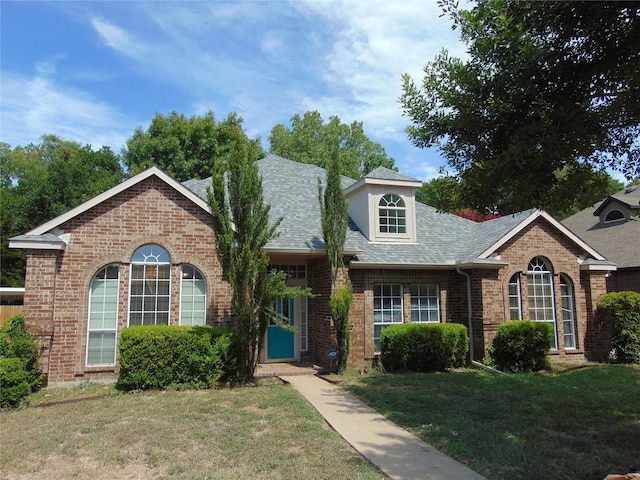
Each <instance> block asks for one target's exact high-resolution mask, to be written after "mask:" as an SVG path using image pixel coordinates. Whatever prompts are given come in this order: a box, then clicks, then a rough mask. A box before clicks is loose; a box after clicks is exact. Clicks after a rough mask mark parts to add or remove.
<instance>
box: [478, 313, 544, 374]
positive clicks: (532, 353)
mask: <svg viewBox="0 0 640 480" xmlns="http://www.w3.org/2000/svg"><path fill="white" fill-rule="evenodd" d="M552 340H553V325H551V324H549V323H547V322H533V321H530V320H518V321H513V322H507V323H503V324H502V325H500V328H498V335H496V337H495V338H494V339H493V342H492V343H491V345H490V346H489V359H490V362H491V364H492V365H493V366H494V367H496V368H497V369H498V370H502V371H505V372H512V373H524V372H536V371H538V370H544V369H545V368H547V367H548V365H549V363H548V361H547V353H549V350H550V349H551V342H552Z"/></svg>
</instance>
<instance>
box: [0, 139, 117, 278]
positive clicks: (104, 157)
mask: <svg viewBox="0 0 640 480" xmlns="http://www.w3.org/2000/svg"><path fill="white" fill-rule="evenodd" d="M0 155H1V163H0V165H1V166H2V175H1V179H2V180H1V185H0V204H1V208H2V215H1V224H0V226H1V230H0V239H1V242H2V244H1V248H2V266H1V268H0V283H1V284H2V286H11V287H21V286H24V268H25V263H24V259H25V256H24V253H23V252H21V251H17V250H12V249H9V248H8V243H9V238H11V237H14V236H17V235H21V234H23V233H25V232H27V231H29V230H31V229H33V228H35V227H36V226H38V225H40V224H42V223H44V222H46V221H48V220H51V219H52V218H55V217H57V216H58V215H61V214H63V213H64V212H66V211H68V210H70V209H71V208H73V207H76V206H77V205H79V204H81V203H83V202H85V201H87V200H89V199H91V198H92V197H94V196H96V195H98V194H100V193H102V192H103V191H105V190H107V189H109V188H111V187H113V186H114V185H117V184H118V183H120V182H121V181H122V180H123V179H124V172H123V170H122V166H121V164H120V159H119V157H118V156H117V155H115V154H114V153H113V152H112V151H111V150H110V149H109V147H102V148H100V149H99V150H93V149H92V148H91V146H90V145H85V146H82V145H80V144H79V143H77V142H72V141H67V140H62V139H60V138H59V137H57V136H55V135H44V136H43V137H42V141H41V143H39V144H37V145H33V144H31V145H28V146H26V147H22V146H19V147H15V148H14V149H11V147H10V146H9V145H7V144H3V145H2V148H1V149H0Z"/></svg>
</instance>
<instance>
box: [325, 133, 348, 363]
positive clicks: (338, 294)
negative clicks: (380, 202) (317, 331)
mask: <svg viewBox="0 0 640 480" xmlns="http://www.w3.org/2000/svg"><path fill="white" fill-rule="evenodd" d="M318 199H319V201H320V214H321V221H322V236H323V238H324V244H325V249H326V251H327V259H328V261H329V268H330V270H331V296H330V297H329V309H330V311H331V318H332V319H333V325H334V327H335V331H336V343H337V344H338V349H337V350H338V371H339V372H343V371H344V370H345V369H346V368H347V360H348V359H349V350H350V347H351V326H350V325H349V309H350V308H351V299H352V298H353V290H352V287H351V282H350V281H349V274H348V272H347V271H346V269H345V268H344V260H343V255H344V253H343V252H344V242H345V241H346V239H347V226H348V223H349V206H348V204H347V199H346V198H345V196H344V191H343V190H342V181H341V177H340V159H339V148H338V146H337V145H336V146H335V148H334V150H333V155H331V158H330V159H329V162H328V164H327V187H326V189H325V190H324V192H323V190H322V183H321V181H320V179H318ZM340 285H341V286H340Z"/></svg>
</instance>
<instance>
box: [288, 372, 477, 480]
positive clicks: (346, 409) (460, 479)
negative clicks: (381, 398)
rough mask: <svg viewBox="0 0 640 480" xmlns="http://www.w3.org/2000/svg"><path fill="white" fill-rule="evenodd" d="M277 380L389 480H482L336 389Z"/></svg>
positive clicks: (311, 381) (316, 381)
mask: <svg viewBox="0 0 640 480" xmlns="http://www.w3.org/2000/svg"><path fill="white" fill-rule="evenodd" d="M280 378H281V379H282V380H283V381H285V382H287V383H289V384H290V385H292V386H293V388H295V389H296V390H297V391H298V392H300V393H301V394H302V396H303V397H305V398H306V399H307V401H308V402H309V403H311V405H313V406H314V407H315V408H316V410H318V412H320V415H322V416H323V417H324V418H325V420H326V421H327V422H328V423H329V425H331V427H332V428H333V429H334V430H336V431H337V432H338V433H339V434H340V435H342V437H343V438H344V439H345V440H346V441H347V442H348V443H349V444H350V445H351V446H352V447H353V448H355V449H356V450H357V451H358V452H360V453H361V454H362V455H363V456H364V457H365V458H367V459H368V460H369V461H370V462H371V463H373V464H374V465H376V466H377V467H378V468H379V469H380V470H382V471H383V472H384V473H385V474H387V475H388V476H389V477H390V478H392V479H411V480H416V479H424V480H485V479H484V477H482V476H480V475H478V474H477V473H475V472H474V471H472V470H470V469H469V468H467V467H465V466H464V465H462V464H461V463H459V462H457V461H455V460H453V459H452V458H450V457H448V456H446V455H445V454H443V453H441V452H439V451H438V450H436V449H435V448H433V447H432V446H431V445H429V444H428V443H425V442H423V441H422V440H420V439H419V438H418V437H416V436H415V435H412V434H410V433H409V432H407V431H406V430H403V429H402V428H400V427H399V426H397V425H396V424H395V423H393V422H391V421H389V420H387V419H386V418H384V417H383V416H382V415H380V414H379V413H377V412H376V411H375V410H373V409H372V408H370V407H368V406H367V405H365V404H364V403H362V402H361V401H360V400H358V399H357V398H356V397H354V396H353V395H351V394H350V393H348V392H345V391H344V390H343V389H342V388H340V387H338V386H336V385H333V384H331V383H329V382H327V381H325V380H322V379H321V378H318V377H316V376H313V375H303V376H281V377H280Z"/></svg>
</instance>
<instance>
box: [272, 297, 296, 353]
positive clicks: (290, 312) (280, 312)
mask: <svg viewBox="0 0 640 480" xmlns="http://www.w3.org/2000/svg"><path fill="white" fill-rule="evenodd" d="M294 304H295V302H294V299H293V298H290V299H282V298H279V299H278V300H277V301H276V315H277V316H278V319H279V321H280V322H281V323H282V324H284V325H289V326H290V327H294V326H295V308H294ZM293 333H294V332H293V330H288V329H286V328H283V326H282V325H279V324H278V322H276V321H275V320H271V322H270V324H269V326H268V327H267V360H272V361H273V360H295V350H294V334H293Z"/></svg>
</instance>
